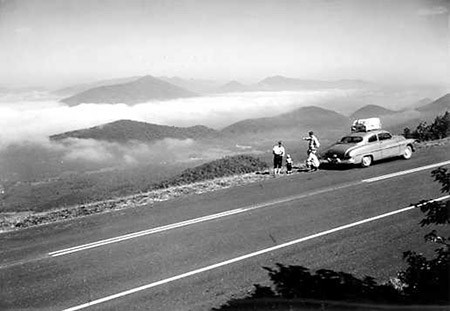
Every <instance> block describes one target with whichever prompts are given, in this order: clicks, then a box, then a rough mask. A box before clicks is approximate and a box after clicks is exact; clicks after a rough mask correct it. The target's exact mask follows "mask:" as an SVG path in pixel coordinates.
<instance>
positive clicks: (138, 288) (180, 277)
mask: <svg viewBox="0 0 450 311" xmlns="http://www.w3.org/2000/svg"><path fill="white" fill-rule="evenodd" d="M449 198H450V195H446V196H443V197H440V198H437V199H434V200H431V201H428V202H426V203H431V202H437V201H443V200H447V199H449ZM426 203H422V204H420V205H417V206H416V205H411V206H408V207H405V208H402V209H399V210H396V211H392V212H389V213H385V214H381V215H378V216H374V217H371V218H367V219H363V220H360V221H357V222H353V223H350V224H347V225H343V226H340V227H336V228H333V229H330V230H326V231H322V232H319V233H316V234H313V235H310V236H306V237H303V238H300V239H297V240H293V241H289V242H286V243H283V244H279V245H276V246H272V247H269V248H265V249H261V250H259V251H256V252H253V253H249V254H245V255H242V256H239V257H235V258H232V259H229V260H226V261H222V262H219V263H216V264H213V265H210V266H206V267H203V268H200V269H197V270H192V271H189V272H186V273H183V274H179V275H176V276H173V277H170V278H167V279H163V280H160V281H157V282H153V283H149V284H146V285H142V286H139V287H135V288H132V289H129V290H126V291H123V292H120V293H116V294H113V295H110V296H106V297H103V298H100V299H97V300H93V301H90V302H87V303H84V304H81V305H78V306H74V307H71V308H68V309H65V310H63V311H76V310H81V309H85V308H88V307H91V306H94V305H98V304H101V303H104V302H107V301H110V300H113V299H117V298H121V297H124V296H128V295H131V294H134V293H137V292H140V291H143V290H146V289H149V288H153V287H157V286H160V285H164V284H167V283H170V282H174V281H177V280H180V279H184V278H187V277H190V276H193V275H196V274H200V273H203V272H206V271H210V270H213V269H217V268H220V267H223V266H227V265H230V264H233V263H235V262H239V261H242V260H245V259H249V258H252V257H256V256H259V255H262V254H265V253H269V252H273V251H275V250H279V249H282V248H285V247H288V246H292V245H295V244H299V243H301V242H305V241H308V240H312V239H315V238H318V237H321V236H325V235H328V234H331V233H334V232H338V231H342V230H345V229H349V228H352V227H356V226H359V225H362V224H365V223H368V222H372V221H375V220H378V219H382V218H385V217H389V216H392V215H395V214H399V213H403V212H406V211H409V210H412V209H414V208H416V207H418V206H421V205H424V204H426Z"/></svg>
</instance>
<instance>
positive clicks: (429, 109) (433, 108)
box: [416, 93, 450, 114]
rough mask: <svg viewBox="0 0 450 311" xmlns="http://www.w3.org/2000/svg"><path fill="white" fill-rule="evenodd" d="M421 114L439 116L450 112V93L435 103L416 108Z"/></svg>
mask: <svg viewBox="0 0 450 311" xmlns="http://www.w3.org/2000/svg"><path fill="white" fill-rule="evenodd" d="M416 110H418V111H420V112H426V113H434V114H439V113H443V112H445V111H448V110H450V93H448V94H445V95H444V96H442V97H439V98H438V99H436V100H435V101H433V102H431V103H429V104H427V105H423V106H421V107H418V108H416Z"/></svg>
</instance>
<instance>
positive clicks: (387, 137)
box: [378, 132, 400, 159]
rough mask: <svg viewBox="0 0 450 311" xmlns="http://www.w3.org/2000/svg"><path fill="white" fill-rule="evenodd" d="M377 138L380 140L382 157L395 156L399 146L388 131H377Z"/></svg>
mask: <svg viewBox="0 0 450 311" xmlns="http://www.w3.org/2000/svg"><path fill="white" fill-rule="evenodd" d="M378 140H379V141H380V149H381V157H382V158H383V159H385V158H390V157H395V156H397V155H398V153H399V152H400V151H399V149H400V146H399V145H398V143H397V142H396V141H395V140H394V139H392V135H391V134H390V133H388V132H381V133H379V134H378Z"/></svg>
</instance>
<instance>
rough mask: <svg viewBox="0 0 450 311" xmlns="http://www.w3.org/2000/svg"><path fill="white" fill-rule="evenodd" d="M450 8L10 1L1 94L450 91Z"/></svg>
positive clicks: (3, 3)
mask: <svg viewBox="0 0 450 311" xmlns="http://www.w3.org/2000/svg"><path fill="white" fill-rule="evenodd" d="M449 59H450V57H449V1H446V0H443V1H441V0H405V1H401V0H396V1H392V0H388V1H383V0H379V1H376V0H354V1H351V0H348V1H345V0H344V1H337V0H336V1H333V0H327V1H325V0H322V1H321V0H303V1H302V0H292V1H286V0H220V1H219V0H180V1H174V0H147V1H144V0H140V1H138V0H127V1H125V0H124V1H119V0H103V1H100V0H98V1H96V0H64V1H63V0H23V1H19V0H0V85H10V86H12V85H16V86H24V85H39V86H49V87H52V86H56V85H58V86H62V85H64V84H66V83H73V82H82V81H92V80H96V79H106V78H114V77H124V76H133V75H144V74H151V75H154V76H163V75H164V76H180V77H184V78H207V79H224V80H231V79H237V80H241V81H244V82H245V81H252V80H259V79H262V78H264V77H266V76H271V75H285V76H289V77H298V78H305V79H340V78H361V79H368V80H375V81H385V82H389V81H394V82H395V81H406V82H408V83H437V84H445V83H449V82H450V81H449Z"/></svg>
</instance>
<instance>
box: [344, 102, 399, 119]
mask: <svg viewBox="0 0 450 311" xmlns="http://www.w3.org/2000/svg"><path fill="white" fill-rule="evenodd" d="M397 112H398V111H394V110H390V109H387V108H384V107H381V106H378V105H367V106H364V107H362V108H360V109H358V110H356V111H355V112H354V113H352V114H351V115H350V119H352V120H355V119H364V118H372V117H381V116H387V115H393V114H396V113H397Z"/></svg>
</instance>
